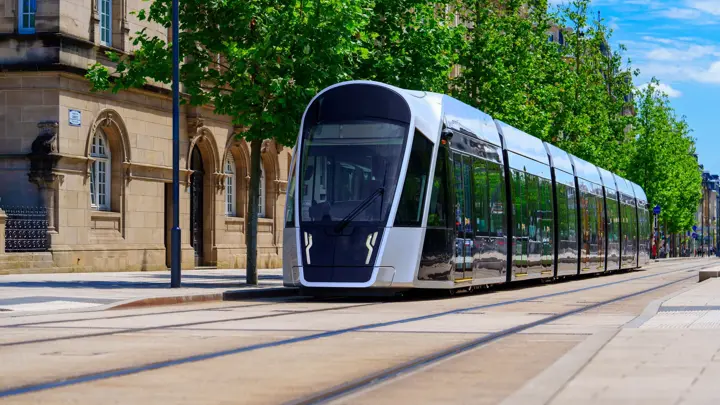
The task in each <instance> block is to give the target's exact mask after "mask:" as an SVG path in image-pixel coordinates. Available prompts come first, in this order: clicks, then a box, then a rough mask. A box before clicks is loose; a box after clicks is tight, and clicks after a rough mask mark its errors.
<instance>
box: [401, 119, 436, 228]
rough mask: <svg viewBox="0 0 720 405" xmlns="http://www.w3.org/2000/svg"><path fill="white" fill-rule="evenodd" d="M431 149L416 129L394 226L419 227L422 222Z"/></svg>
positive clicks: (429, 144)
mask: <svg viewBox="0 0 720 405" xmlns="http://www.w3.org/2000/svg"><path fill="white" fill-rule="evenodd" d="M432 150H433V144H432V143H431V142H430V141H429V140H428V139H427V138H426V137H425V136H424V135H422V134H421V133H420V132H419V131H417V130H416V131H415V137H414V138H413V144H412V149H411V150H410V161H409V162H408V169H407V175H406V176H405V184H404V185H403V190H402V194H401V196H400V204H399V205H398V211H397V216H396V217H395V226H403V227H419V226H420V225H421V224H422V214H423V208H424V207H425V191H426V190H427V183H428V176H429V174H430V159H431V158H432ZM433 191H434V189H433ZM433 194H434V193H433Z"/></svg>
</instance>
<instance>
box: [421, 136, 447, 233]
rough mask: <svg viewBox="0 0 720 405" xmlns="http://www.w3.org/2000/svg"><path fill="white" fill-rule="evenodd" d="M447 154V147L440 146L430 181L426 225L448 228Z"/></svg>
mask: <svg viewBox="0 0 720 405" xmlns="http://www.w3.org/2000/svg"><path fill="white" fill-rule="evenodd" d="M447 170H448V155H447V147H445V146H440V150H438V155H437V163H435V175H434V176H433V181H432V188H433V189H432V195H431V196H430V212H429V214H428V223H427V226H428V227H441V228H448V218H449V217H448V211H449V210H450V209H451V207H449V206H448V204H450V196H449V194H448V171H447Z"/></svg>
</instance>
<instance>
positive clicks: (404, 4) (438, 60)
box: [353, 0, 465, 93]
mask: <svg viewBox="0 0 720 405" xmlns="http://www.w3.org/2000/svg"><path fill="white" fill-rule="evenodd" d="M457 7H458V4H457V2H456V1H454V0H443V1H439V2H438V1H435V2H431V1H427V0H375V2H374V6H373V12H372V13H371V14H370V19H369V23H368V25H367V35H366V36H365V38H367V42H366V45H365V46H366V47H367V49H368V54H367V57H366V58H365V59H363V60H362V61H361V63H360V65H359V67H358V69H357V70H356V71H355V73H354V75H353V76H354V78H355V79H365V80H376V81H380V82H384V83H388V84H392V85H394V86H398V87H401V88H406V89H418V90H426V91H436V92H440V93H444V92H446V91H447V89H448V83H449V81H450V73H451V69H452V67H453V66H454V64H455V63H456V62H457V60H458V54H459V52H460V50H461V49H462V47H463V46H464V34H465V27H464V26H463V25H457V24H455V14H454V13H453V12H451V10H455V9H457Z"/></svg>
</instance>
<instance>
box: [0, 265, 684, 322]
mask: <svg viewBox="0 0 720 405" xmlns="http://www.w3.org/2000/svg"><path fill="white" fill-rule="evenodd" d="M672 264H674V263H672V262H669V263H668V262H665V263H660V264H657V265H655V266H653V269H658V268H664V267H668V266H671V265H672ZM693 265H694V263H687V264H685V266H689V267H692V266H693ZM641 271H645V269H643V268H640V269H632V270H621V271H620V270H619V271H613V272H612V273H590V274H581V275H576V276H565V277H562V278H557V279H554V280H552V281H551V282H552V283H571V282H573V281H578V280H583V279H587V278H590V277H597V276H600V277H603V276H610V275H617V274H627V273H631V272H641ZM677 271H679V269H678V270H677ZM543 280H544V279H532V280H524V281H523V282H522V283H527V282H540V281H543ZM520 283H521V282H514V283H509V284H508V283H501V284H494V285H490V286H488V287H489V288H488V289H485V290H480V289H478V290H474V292H473V293H474V294H476V293H478V292H480V293H487V292H495V291H501V290H504V289H513V288H519V289H522V288H526V287H527V285H523V284H520ZM309 298H310V297H302V296H298V297H291V298H288V299H282V300H280V301H277V302H267V303H259V304H245V305H237V306H228V307H223V308H193V309H184V310H168V311H161V312H147V313H135V314H124V315H109V316H95V317H85V318H67V319H60V320H48V321H37V322H24V323H14V324H7V325H0V329H5V328H8V329H10V328H22V327H28V326H42V325H53V324H61V323H71V322H81V321H94V320H110V319H126V318H134V317H144V316H154V315H164V314H168V315H170V314H186V313H193V312H203V311H213V310H219V309H223V310H228V309H241V308H252V307H262V306H271V305H280V304H286V303H288V302H293V301H298V300H302V299H305V300H308V299H309ZM343 298H345V297H325V298H322V300H338V299H343ZM81 313H94V314H98V313H102V312H98V311H76V312H64V313H63V314H66V315H76V314H81ZM52 315H53V314H52V313H40V314H34V313H30V314H11V315H10V316H5V317H0V322H2V321H3V320H7V319H19V318H28V317H39V316H52Z"/></svg>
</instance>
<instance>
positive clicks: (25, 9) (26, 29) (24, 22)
mask: <svg viewBox="0 0 720 405" xmlns="http://www.w3.org/2000/svg"><path fill="white" fill-rule="evenodd" d="M36 11H37V6H36V3H35V0H19V1H18V32H19V33H20V34H34V33H35V12H36Z"/></svg>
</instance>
